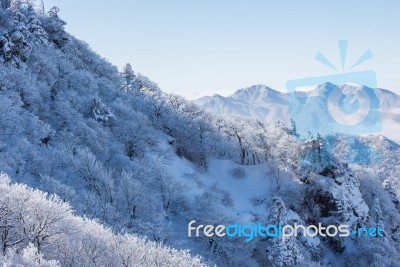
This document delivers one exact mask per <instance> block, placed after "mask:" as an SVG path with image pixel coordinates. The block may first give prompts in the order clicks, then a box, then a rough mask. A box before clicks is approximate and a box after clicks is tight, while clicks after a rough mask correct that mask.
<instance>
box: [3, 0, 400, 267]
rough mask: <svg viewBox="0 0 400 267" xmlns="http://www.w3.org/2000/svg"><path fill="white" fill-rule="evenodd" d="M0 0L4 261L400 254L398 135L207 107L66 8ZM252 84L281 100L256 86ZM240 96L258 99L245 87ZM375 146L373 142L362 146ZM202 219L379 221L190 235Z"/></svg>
mask: <svg viewBox="0 0 400 267" xmlns="http://www.w3.org/2000/svg"><path fill="white" fill-rule="evenodd" d="M0 3H1V5H0V6H1V8H0V33H1V39H0V60H1V63H0V113H1V116H0V171H1V172H3V173H4V175H1V181H0V190H1V195H0V237H1V246H2V251H1V253H0V254H1V256H0V262H1V263H5V264H23V265H26V266H55V265H57V264H60V265H61V266H201V265H203V264H207V265H210V266H213V265H214V264H217V265H218V266H292V265H296V264H297V265H300V266H321V265H322V266H343V265H360V266H362V265H370V264H372V265H374V264H375V265H377V263H378V262H379V263H380V264H383V265H387V266H391V265H392V266H393V265H395V264H396V263H397V262H399V260H400V259H399V255H398V253H396V252H397V251H399V248H400V244H399V241H398V240H399V238H400V236H399V233H400V232H399V231H398V222H399V221H400V215H399V203H400V202H399V201H400V199H399V192H400V191H399V189H400V186H399V182H398V181H399V180H398V177H399V175H400V170H399V167H398V166H400V164H399V163H400V162H399V159H400V157H399V153H400V152H399V151H400V150H399V147H398V146H396V145H395V144H394V143H393V142H391V141H389V140H388V139H386V138H383V137H376V138H360V137H354V138H353V139H349V138H348V137H347V136H343V135H331V136H327V137H323V136H321V135H310V136H308V137H307V138H304V139H301V138H298V133H297V131H296V125H294V124H292V125H290V126H287V125H284V124H283V123H275V124H271V125H266V124H263V123H261V122H259V121H255V120H247V119H243V118H226V117H222V116H216V115H213V114H211V113H209V112H207V111H205V110H203V109H201V108H200V107H198V106H197V105H195V104H193V103H192V102H189V101H186V100H185V99H183V98H182V97H180V96H177V95H172V94H167V93H164V92H163V91H161V90H160V88H158V86H157V84H155V83H154V82H152V81H151V80H149V79H148V78H146V77H145V76H143V75H140V74H138V73H135V72H134V71H133V69H132V67H131V65H130V64H127V65H126V66H125V67H124V68H123V70H121V72H119V71H118V70H117V68H116V67H114V66H113V65H111V64H110V63H109V62H107V61H106V60H105V59H103V58H101V57H100V56H99V55H97V54H96V53H95V52H94V51H92V50H91V49H90V48H89V47H88V45H87V44H85V43H84V42H82V41H80V40H77V39H76V38H74V37H73V36H71V35H70V34H68V33H67V32H66V31H65V30H64V25H65V22H64V21H63V20H62V19H61V18H60V17H59V16H58V9H57V8H52V9H51V10H50V11H49V12H48V14H38V13H37V12H35V10H34V9H33V8H32V7H31V6H30V5H29V4H27V3H22V2H20V1H6V0H1V1H0ZM138 41H140V40H138ZM254 90H255V91H256V92H257V94H259V95H262V96H263V97H262V98H261V99H270V98H271V97H272V98H273V99H274V101H275V102H279V103H278V104H276V105H281V104H283V103H284V102H285V98H284V97H283V96H282V95H281V94H280V93H277V92H270V91H268V90H269V89H267V88H264V87H262V86H258V87H256V88H254ZM235 97H236V98H237V99H234V100H235V101H239V100H238V99H239V98H242V97H245V98H246V99H247V100H248V101H250V100H251V101H256V100H257V99H258V98H257V97H256V98H254V97H252V96H251V95H249V94H247V92H246V91H242V92H238V94H237V95H236V96H235ZM275 102H274V103H275ZM388 103H389V99H388ZM274 105H275V104H274ZM271 116H277V114H275V115H271ZM298 127H301V125H298ZM371 147H373V148H374V151H378V152H379V153H372V152H374V151H372V152H371V153H370V154H368V158H367V160H366V161H362V160H360V157H361V158H363V157H364V156H360V155H367V154H365V153H364V152H365V151H364V150H363V149H365V148H371ZM349 148H351V149H349ZM357 153H358V154H357ZM6 175H7V177H9V178H7V177H6ZM38 190H40V191H38ZM44 192H46V193H44ZM47 194H49V195H47ZM52 194H56V195H57V197H56V196H52ZM50 195H51V196H50ZM71 210H73V212H72V211H71ZM193 220H195V221H196V225H199V224H203V225H211V226H213V225H230V224H242V225H246V224H247V225H256V224H258V223H260V224H265V225H266V224H273V225H294V224H295V223H298V224H299V223H301V224H304V225H306V226H308V225H316V224H318V223H321V225H322V224H323V225H325V226H326V225H330V224H332V225H340V224H346V225H348V227H349V229H351V230H352V229H354V230H356V229H359V228H360V227H362V226H365V227H373V226H377V225H379V226H380V227H382V228H383V229H384V230H385V236H383V237H380V238H371V237H356V236H347V237H339V236H326V235H325V236H314V237H310V236H308V237H305V236H291V237H287V238H286V239H285V238H272V237H263V236H258V235H254V236H251V240H247V241H246V239H249V236H248V234H249V233H246V232H244V235H242V236H236V237H228V236H224V237H222V236H216V235H214V236H206V235H199V236H198V237H196V236H190V237H189V236H188V230H190V229H189V228H188V224H189V223H190V222H191V221H193ZM246 235H247V236H246ZM170 247H171V248H170ZM172 248H174V249H172ZM186 250H190V251H189V252H187V251H186ZM189 253H190V256H189ZM195 255H200V256H201V257H202V258H201V260H200V259H199V258H198V257H197V256H195Z"/></svg>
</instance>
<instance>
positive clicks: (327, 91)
mask: <svg viewBox="0 0 400 267" xmlns="http://www.w3.org/2000/svg"><path fill="white" fill-rule="evenodd" d="M194 102H195V103H196V104H198V105H199V106H201V107H203V108H204V109H206V110H208V111H210V112H212V113H214V114H220V115H223V116H232V115H234V116H240V117H245V118H253V119H257V120H259V121H261V122H264V123H274V122H276V121H278V120H279V121H282V122H284V123H286V124H288V123H289V121H290V119H293V120H294V121H295V122H296V124H297V128H298V131H299V132H303V133H306V132H308V131H311V132H318V133H321V134H329V133H334V132H340V133H346V134H351V133H352V132H353V133H355V134H375V135H376V134H382V135H385V136H387V137H388V138H390V139H393V140H395V141H397V142H399V141H400V132H399V131H398V130H396V129H398V126H399V123H400V95H398V94H395V93H394V92H392V91H389V90H385V89H371V88H368V87H363V86H354V85H348V84H343V85H334V84H331V83H325V84H322V85H319V86H318V87H316V88H315V89H313V90H310V91H307V92H295V93H291V94H288V93H282V92H279V91H276V90H273V89H271V88H269V87H267V86H264V85H254V86H251V87H248V88H244V89H240V90H238V91H236V92H235V93H234V94H232V95H230V96H227V97H223V96H220V95H214V96H205V97H202V98H200V99H198V100H195V101H194Z"/></svg>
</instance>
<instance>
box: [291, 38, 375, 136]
mask: <svg viewBox="0 0 400 267" xmlns="http://www.w3.org/2000/svg"><path fill="white" fill-rule="evenodd" d="M339 49H340V54H341V59H342V69H344V63H345V57H346V51H347V41H339ZM371 57H372V53H371V52H370V51H369V50H368V51H367V52H365V53H364V54H363V55H362V56H361V57H360V59H359V60H358V61H357V62H356V63H354V64H353V66H352V67H351V68H350V70H351V69H353V68H354V67H355V66H358V65H359V64H361V63H363V62H364V61H366V60H368V59H369V58H371ZM316 59H317V60H318V61H320V62H322V63H323V64H324V65H326V66H328V67H330V68H333V69H335V70H337V68H336V67H335V66H334V65H333V64H332V63H331V62H330V61H329V60H328V59H326V57H324V56H323V55H322V54H321V53H318V54H317V56H316ZM342 84H356V85H358V86H341V85H342ZM310 86H318V87H317V88H316V90H314V91H313V92H312V93H311V94H310V93H304V92H301V90H299V89H301V88H302V87H303V88H304V87H310ZM376 87H377V82H376V73H375V71H373V70H367V71H358V72H346V73H340V74H333V75H323V76H315V77H307V78H301V79H293V80H289V81H287V83H286V88H287V92H288V100H289V111H290V116H291V119H292V120H293V121H295V122H296V126H297V129H298V131H299V132H300V133H307V132H311V133H320V134H329V133H344V134H347V135H362V134H370V133H374V132H379V131H380V130H381V129H382V123H381V112H380V101H379V98H378V96H377V94H376V91H375V88H376Z"/></svg>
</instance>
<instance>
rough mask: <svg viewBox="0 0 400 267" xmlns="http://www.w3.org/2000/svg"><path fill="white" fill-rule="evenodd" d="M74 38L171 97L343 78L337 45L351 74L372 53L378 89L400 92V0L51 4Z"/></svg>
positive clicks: (76, 0) (70, 0) (54, 0)
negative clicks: (343, 44) (319, 56)
mask: <svg viewBox="0 0 400 267" xmlns="http://www.w3.org/2000/svg"><path fill="white" fill-rule="evenodd" d="M44 3H45V7H46V10H48V9H49V8H50V7H51V6H53V5H56V6H58V7H59V8H60V10H61V11H60V16H61V18H63V19H64V20H65V21H66V22H67V23H68V24H67V30H68V31H69V32H70V33H72V34H73V35H75V36H76V37H78V38H79V39H83V40H84V41H86V42H87V43H89V44H90V46H91V47H92V48H93V49H94V50H95V51H97V52H98V53H99V54H101V55H102V56H103V57H105V58H107V59H108V60H109V61H111V62H112V63H113V64H114V65H117V66H118V67H119V68H121V67H122V66H123V65H124V64H125V63H126V62H130V63H131V64H132V66H133V68H134V70H135V71H138V72H140V73H142V74H144V75H146V76H148V77H149V78H150V79H152V80H153V81H155V82H156V83H158V84H159V85H160V87H161V88H162V89H163V90H165V91H167V92H175V93H179V94H182V95H185V96H187V97H190V98H193V97H197V96H200V95H205V94H213V93H220V94H223V95H226V94H228V93H231V92H233V91H234V90H236V89H239V88H242V87H247V86H250V85H253V84H259V83H262V84H266V85H268V86H270V87H272V88H275V89H277V90H281V91H284V90H285V83H286V81H287V80H289V79H294V78H303V77H309V76H318V75H325V74H335V73H337V72H335V71H334V70H331V69H329V68H327V67H325V66H324V65H322V64H320V63H319V62H317V61H315V60H314V57H315V55H316V53H317V52H318V51H320V52H321V53H323V54H324V55H326V56H327V57H328V58H329V59H331V60H332V62H333V63H334V64H336V65H340V57H339V51H338V47H337V41H338V40H339V39H347V40H349V46H348V52H347V62H348V65H347V66H348V67H349V65H350V64H351V63H353V62H354V61H356V60H357V58H358V57H359V56H360V55H361V54H362V53H363V52H365V50H367V49H370V50H371V51H372V53H373V55H374V56H373V58H372V59H370V60H369V61H368V62H366V63H363V64H362V65H360V66H359V67H357V68H356V69H354V71H356V70H367V69H373V70H375V71H376V73H377V79H378V86H379V87H383V88H388V89H392V90H396V91H399V90H400V73H399V70H400V68H399V62H400V34H399V26H400V15H399V11H400V1H395V0H393V1H390V0H388V1H348V0H347V1H344V0H339V1H329V2H328V1H287V0H286V1H285V0H284V1H267V0H249V1H244V0H242V1H238V0H230V1H225V0H218V1H216V0H214V1H212V0H201V1H200V0H198V1H195V0H192V1H189V0H157V1H152V0H142V1H134V0H129V1H127V0H125V1H124V0H113V1H109V0H108V1H105V0H96V1H94V0H93V1H88V0H67V1H65V0H64V1H62V0H44Z"/></svg>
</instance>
